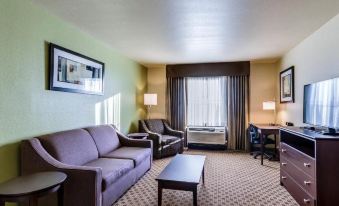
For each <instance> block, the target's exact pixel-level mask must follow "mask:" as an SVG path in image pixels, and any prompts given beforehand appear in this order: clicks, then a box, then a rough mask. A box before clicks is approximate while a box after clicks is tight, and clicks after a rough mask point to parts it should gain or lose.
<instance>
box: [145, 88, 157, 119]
mask: <svg viewBox="0 0 339 206" xmlns="http://www.w3.org/2000/svg"><path fill="white" fill-rule="evenodd" d="M157 104H158V102H157V94H144V105H146V106H147V118H148V119H149V118H150V110H151V106H154V105H157Z"/></svg>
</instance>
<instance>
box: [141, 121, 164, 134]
mask: <svg viewBox="0 0 339 206" xmlns="http://www.w3.org/2000/svg"><path fill="white" fill-rule="evenodd" d="M145 122H146V125H147V127H148V129H149V130H150V131H151V132H155V133H158V134H164V132H165V128H164V123H163V122H162V120H161V119H147V120H145Z"/></svg>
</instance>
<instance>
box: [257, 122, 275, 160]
mask: <svg viewBox="0 0 339 206" xmlns="http://www.w3.org/2000/svg"><path fill="white" fill-rule="evenodd" d="M250 125H251V126H253V127H255V128H257V129H258V133H259V136H260V151H261V155H260V158H261V165H263V164H264V146H265V145H264V139H265V138H267V136H268V135H274V137H275V138H276V135H279V130H280V127H281V126H280V125H269V124H253V123H250ZM274 149H275V150H276V149H277V145H275V146H274Z"/></svg>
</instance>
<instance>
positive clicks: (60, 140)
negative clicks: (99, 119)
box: [38, 129, 98, 165]
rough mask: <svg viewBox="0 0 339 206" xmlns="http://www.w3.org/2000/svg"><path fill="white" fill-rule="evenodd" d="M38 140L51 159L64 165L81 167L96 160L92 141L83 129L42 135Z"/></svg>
mask: <svg viewBox="0 0 339 206" xmlns="http://www.w3.org/2000/svg"><path fill="white" fill-rule="evenodd" d="M38 139H39V140H40V142H41V144H42V146H43V147H44V148H45V149H46V151H47V152H48V153H49V154H50V155H51V156H52V157H54V158H55V159H57V160H58V161H60V162H63V163H65V164H70V165H83V164H85V163H86V162H89V161H92V160H94V159H97V158H98V150H97V147H96V145H95V143H94V140H93V138H92V137H91V135H90V134H89V133H88V132H87V131H86V130H84V129H74V130H69V131H63V132H57V133H53V134H48V135H43V136H40V137H38Z"/></svg>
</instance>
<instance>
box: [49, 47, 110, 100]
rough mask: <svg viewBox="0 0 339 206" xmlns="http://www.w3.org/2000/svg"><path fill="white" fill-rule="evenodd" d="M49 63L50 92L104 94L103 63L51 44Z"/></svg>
mask: <svg viewBox="0 0 339 206" xmlns="http://www.w3.org/2000/svg"><path fill="white" fill-rule="evenodd" d="M49 63H50V77H49V78H50V79H49V88H50V90H55V91H64V92H74V93H85V94H96V95H103V94H104V69H105V68H104V67H105V64H104V63H102V62H100V61H97V60H95V59H92V58H89V57H87V56H84V55H82V54H79V53H76V52H74V51H71V50H69V49H65V48H63V47H61V46H58V45H55V44H52V43H50V60H49Z"/></svg>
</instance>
